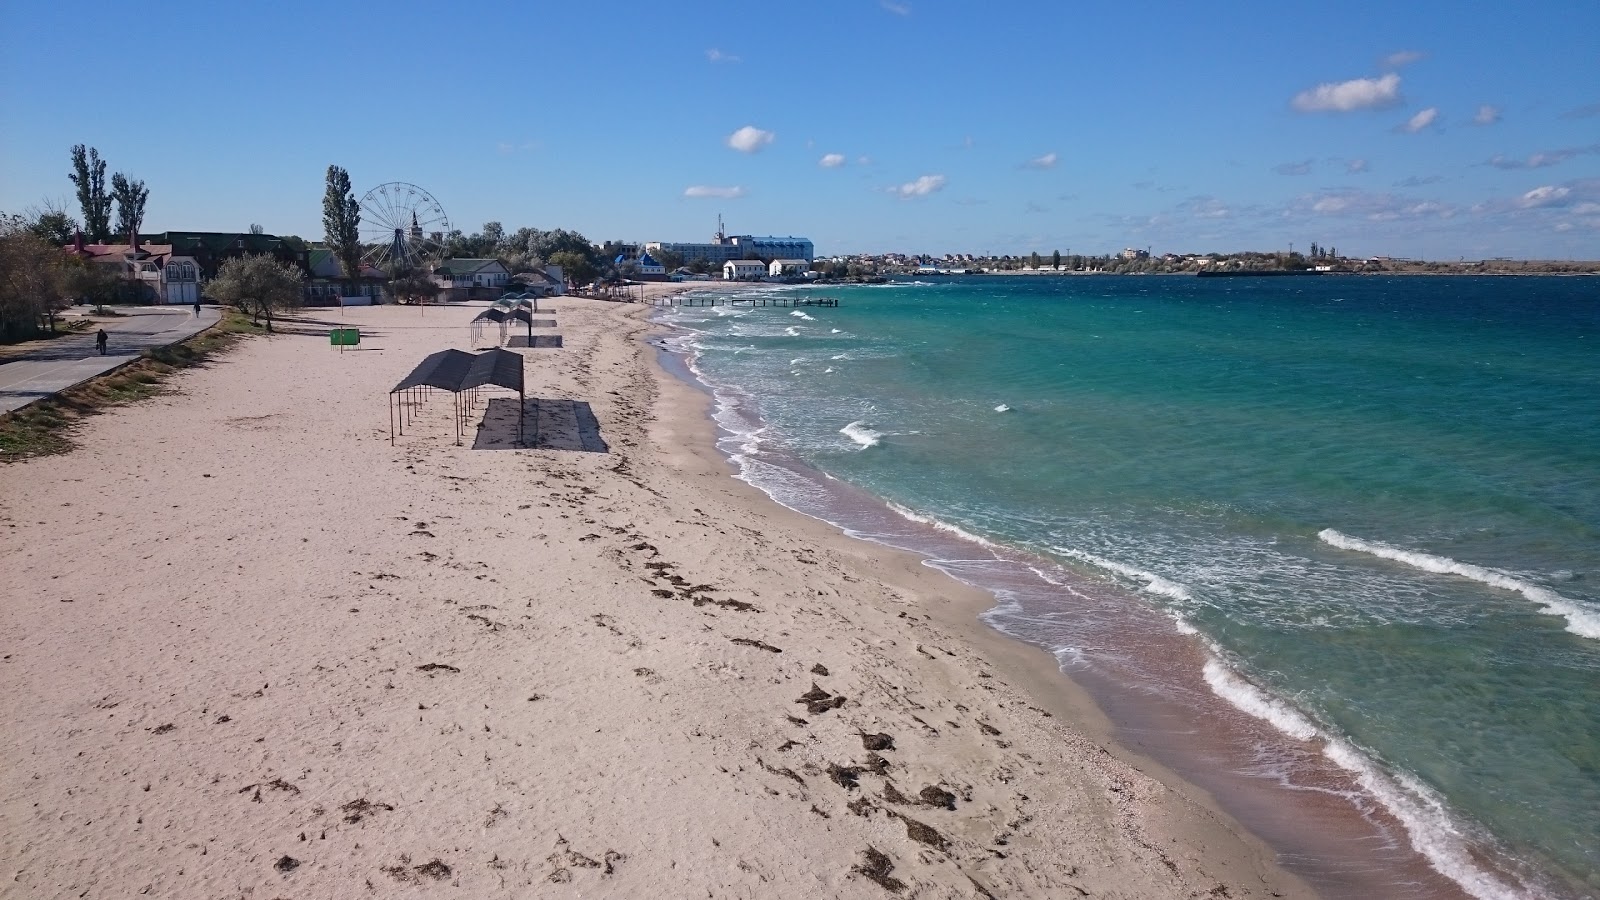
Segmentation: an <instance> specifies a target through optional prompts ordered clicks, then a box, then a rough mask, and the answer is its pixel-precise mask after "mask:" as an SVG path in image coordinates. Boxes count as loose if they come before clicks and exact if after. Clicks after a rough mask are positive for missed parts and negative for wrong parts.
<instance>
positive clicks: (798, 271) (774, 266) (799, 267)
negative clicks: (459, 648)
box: [767, 259, 811, 278]
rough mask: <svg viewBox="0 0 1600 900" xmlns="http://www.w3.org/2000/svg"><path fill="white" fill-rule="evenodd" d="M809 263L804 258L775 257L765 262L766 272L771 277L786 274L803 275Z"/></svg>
mask: <svg viewBox="0 0 1600 900" xmlns="http://www.w3.org/2000/svg"><path fill="white" fill-rule="evenodd" d="M810 268H811V263H810V262H809V261H807V260H804V259H775V260H773V261H772V262H770V263H768V264H767V274H768V275H770V276H772V277H773V278H782V277H784V276H786V275H804V274H805V273H806V270H807V269H810Z"/></svg>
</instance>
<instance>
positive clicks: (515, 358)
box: [455, 347, 522, 394]
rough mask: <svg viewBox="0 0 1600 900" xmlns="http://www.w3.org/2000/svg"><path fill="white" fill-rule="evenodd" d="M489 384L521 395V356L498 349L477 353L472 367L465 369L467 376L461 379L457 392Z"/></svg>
mask: <svg viewBox="0 0 1600 900" xmlns="http://www.w3.org/2000/svg"><path fill="white" fill-rule="evenodd" d="M455 352H457V353H460V352H461V351H459V350H457V351H455ZM467 355H469V356H470V355H471V354H467ZM490 384H492V385H494V386H495V387H503V388H505V389H506V390H508V391H516V392H517V393H519V394H520V393H522V354H520V353H512V352H511V351H510V350H502V349H500V348H499V347H496V348H495V349H493V350H485V351H483V352H482V353H479V354H478V356H477V358H476V359H474V360H473V361H472V365H470V366H468V367H467V374H466V376H465V377H464V378H462V379H461V387H460V388H458V390H462V391H466V390H471V389H472V388H478V387H483V386H484V385H490Z"/></svg>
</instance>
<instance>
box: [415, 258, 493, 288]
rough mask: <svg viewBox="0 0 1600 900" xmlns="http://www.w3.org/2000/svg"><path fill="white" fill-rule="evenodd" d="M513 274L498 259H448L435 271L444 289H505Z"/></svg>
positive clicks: (436, 278)
mask: <svg viewBox="0 0 1600 900" xmlns="http://www.w3.org/2000/svg"><path fill="white" fill-rule="evenodd" d="M510 280H511V272H510V271H509V270H507V269H506V267H505V265H504V264H503V263H501V262H500V260H498V259H447V260H445V261H444V262H442V263H440V264H439V265H438V266H436V267H435V268H434V270H433V281H434V283H435V284H437V285H439V286H440V287H442V288H474V287H478V288H496V287H498V288H503V287H505V286H506V283H507V282H509V281H510Z"/></svg>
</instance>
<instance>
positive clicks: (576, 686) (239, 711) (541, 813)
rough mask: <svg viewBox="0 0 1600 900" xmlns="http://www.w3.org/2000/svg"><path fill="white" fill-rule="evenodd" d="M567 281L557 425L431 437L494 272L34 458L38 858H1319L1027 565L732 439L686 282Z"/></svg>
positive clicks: (10, 659) (1106, 870) (286, 883)
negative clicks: (1184, 742)
mask: <svg viewBox="0 0 1600 900" xmlns="http://www.w3.org/2000/svg"><path fill="white" fill-rule="evenodd" d="M553 307H554V308H553V311H552V315H554V316H555V318H556V319H557V320H558V322H559V323H560V328H559V331H560V333H562V335H563V336H564V338H565V346H564V349H562V350H558V351H553V352H546V351H538V350H534V351H528V352H526V353H525V358H526V360H527V363H526V366H527V371H528V374H529V383H530V385H532V389H531V392H532V393H533V394H534V395H535V396H536V398H537V399H535V400H533V401H531V402H532V403H533V405H534V409H535V414H534V420H535V424H536V426H537V427H538V429H539V434H540V437H539V442H540V446H539V447H538V448H535V449H512V448H511V446H510V445H509V443H507V442H506V435H507V432H506V431H505V428H506V427H508V425H507V422H508V421H514V416H515V414H514V413H512V414H511V415H512V419H510V420H508V419H507V414H506V406H505V403H504V398H503V397H494V396H491V397H487V398H485V399H486V400H487V404H486V405H485V406H482V407H480V409H481V412H477V413H474V416H475V417H477V416H479V415H481V416H482V417H483V419H484V423H485V424H484V426H483V428H482V429H481V430H479V431H478V433H477V434H476V435H475V436H471V435H469V439H468V440H467V442H466V445H465V446H460V447H458V446H455V445H454V429H453V427H452V424H451V416H450V415H449V410H450V403H449V400H448V398H439V397H434V398H432V399H431V401H429V402H426V403H424V404H423V405H422V406H420V407H417V408H416V409H414V410H413V412H414V413H415V414H416V419H415V420H414V421H412V422H411V423H410V424H408V426H407V429H406V435H405V437H404V438H403V439H401V440H400V441H399V442H398V443H397V444H396V445H395V446H394V447H392V448H391V447H390V445H389V438H388V428H387V420H386V418H385V411H384V409H383V404H382V403H381V399H382V398H381V396H379V395H380V394H382V393H383V392H386V391H387V390H388V387H389V386H390V385H392V384H394V383H395V382H396V381H398V380H399V378H400V377H401V376H402V375H403V374H404V373H405V371H407V370H408V369H409V368H410V367H411V366H412V365H414V364H415V362H416V361H417V360H419V359H420V358H421V357H422V356H424V355H426V353H427V352H432V351H433V350H436V349H438V348H439V347H440V346H441V345H446V346H459V345H462V344H465V343H466V340H465V339H466V336H467V332H468V329H467V326H466V323H467V320H468V319H469V318H470V315H471V313H472V310H451V309H428V310H426V318H423V316H422V313H421V311H415V314H413V313H414V311H413V310H410V309H407V308H404V307H374V308H359V309H352V310H349V311H347V312H346V314H344V315H341V316H340V317H338V319H337V320H328V321H324V320H323V319H321V318H319V316H320V315H321V313H319V312H317V311H308V313H307V314H306V315H303V316H300V317H298V319H297V321H294V322H289V323H285V327H284V333H283V334H281V335H279V336H277V337H272V338H259V339H255V340H252V341H249V342H246V343H245V344H243V345H242V346H241V347H239V348H238V349H236V350H235V351H233V353H232V354H230V355H229V356H228V357H226V358H224V359H222V360H220V361H218V362H217V363H215V364H213V365H211V366H208V367H205V368H204V369H198V370H192V371H186V372H184V373H181V374H180V375H178V376H176V377H175V378H174V382H173V390H172V391H171V392H170V393H168V394H166V395H164V396H162V397H158V398H155V399H152V400H150V401H147V402H145V403H142V404H140V405H138V406H135V407H127V408H121V409H116V410H112V411H110V412H108V413H106V414H105V415H102V416H97V417H95V418H94V419H92V420H90V421H88V422H86V423H85V424H84V426H83V428H82V431H81V433H80V435H79V437H80V438H81V447H80V449H79V450H77V451H75V452H74V453H72V454H69V455H66V456H60V457H50V458H44V459H39V460H35V461H32V462H28V463H24V464H19V465H16V466H11V467H7V468H5V469H0V483H3V484H4V486H5V490H4V491H3V492H0V498H3V500H0V528H3V529H4V533H6V534H7V537H8V541H7V543H6V544H5V545H4V546H3V547H0V562H3V563H4V565H5V566H6V567H7V571H11V572H17V573H21V574H20V575H19V577H18V578H17V579H16V580H15V581H14V582H13V583H11V584H10V585H8V590H7V592H6V602H5V603H4V604H3V605H0V642H3V647H0V657H3V659H0V671H3V672H5V674H6V677H7V682H8V691H7V692H6V698H5V700H4V708H3V713H4V715H5V716H6V717H7V720H8V721H10V722H12V723H14V727H13V728H11V729H8V732H7V734H6V735H5V737H4V738H3V739H0V740H3V743H0V751H3V758H4V759H5V760H6V762H7V765H6V766H5V767H4V770H3V771H0V787H3V790H0V849H3V850H4V854H5V856H6V857H7V858H8V859H10V860H12V861H13V865H14V874H13V877H12V882H13V884H15V885H17V889H18V890H24V891H27V892H29V893H30V894H31V895H35V896H60V897H69V896H72V897H76V896H82V895H89V896H102V895H108V894H109V895H125V894H128V893H133V892H137V891H140V889H141V887H142V888H143V890H144V891H145V892H146V893H148V894H149V895H152V896H160V895H163V894H165V895H168V896H192V895H197V894H204V895H223V894H238V893H252V892H258V893H261V895H263V896H272V895H277V894H288V893H305V892H306V891H307V890H313V891H324V892H331V893H335V894H338V893H359V892H362V891H364V890H366V889H365V888H364V887H363V884H365V883H370V884H372V885H374V886H375V887H374V888H373V889H375V890H379V891H380V892H381V893H383V894H386V895H396V894H399V895H413V894H419V893H420V892H422V891H425V890H426V889H427V888H428V887H429V886H432V885H434V884H436V883H438V882H442V881H448V882H449V883H451V884H454V885H459V886H461V887H463V888H465V889H466V895H469V896H513V895H516V896H520V895H524V894H525V893H526V892H527V891H529V890H537V889H538V886H543V887H545V888H547V889H553V890H555V891H556V892H558V893H563V892H568V891H571V892H577V891H580V890H581V891H583V892H585V893H597V894H602V895H609V896H640V895H643V894H645V893H650V892H654V893H657V894H669V895H687V894H689V893H704V892H706V891H711V892H712V893H714V894H719V895H720V894H735V895H761V896H795V897H800V896H818V895H830V896H851V897H858V896H859V897H883V896H885V895H886V890H889V889H890V887H891V886H899V887H900V889H901V890H905V891H909V892H915V893H919V894H925V895H938V896H977V895H982V893H984V892H988V893H990V894H993V895H1001V894H1004V895H1008V896H1041V897H1042V896H1059V895H1060V894H1061V892H1062V891H1064V890H1065V889H1067V888H1068V887H1072V888H1076V889H1077V890H1079V891H1083V892H1087V893H1089V894H1091V895H1096V896H1103V895H1108V894H1111V895H1121V896H1149V897H1158V896H1163V897H1164V896H1179V895H1191V894H1203V893H1206V892H1207V891H1215V890H1218V889H1222V890H1225V891H1226V892H1227V893H1228V894H1229V895H1230V896H1234V897H1266V896H1269V895H1278V896H1289V897H1296V898H1299V897H1311V896H1314V894H1313V892H1312V891H1311V890H1310V889H1309V888H1308V887H1306V886H1305V885H1304V884H1303V883H1302V882H1301V881H1300V880H1299V879H1297V878H1295V877H1294V876H1292V875H1290V874H1288V873H1287V872H1285V871H1284V870H1283V869H1282V868H1281V867H1279V866H1277V865H1276V864H1275V863H1274V862H1273V860H1272V856H1271V853H1270V852H1269V851H1267V850H1266V849H1265V848H1264V846H1263V845H1262V844H1260V843H1259V842H1258V841H1255V840H1254V839H1253V838H1251V837H1250V836H1248V835H1246V834H1242V833H1240V832H1239V830H1238V829H1237V828H1236V827H1235V826H1234V825H1232V824H1231V823H1230V822H1229V820H1228V819H1227V818H1226V817H1223V816H1218V815H1215V814H1214V813H1211V812H1209V811H1208V810H1207V809H1206V808H1205V807H1204V806H1203V805H1201V804H1199V803H1197V802H1196V801H1195V800H1193V799H1191V798H1190V796H1188V795H1186V794H1184V793H1181V792H1177V791H1174V790H1172V789H1170V788H1169V787H1167V786H1166V785H1165V784H1164V783H1163V782H1162V781H1161V780H1158V779H1154V778H1151V777H1150V776H1148V775H1146V774H1144V773H1143V772H1141V771H1140V768H1141V767H1134V766H1130V765H1129V764H1127V763H1126V762H1123V761H1121V760H1119V759H1118V758H1117V757H1116V756H1113V755H1111V753H1110V752H1109V751H1108V750H1107V749H1106V747H1105V745H1103V744H1102V743H1100V742H1099V741H1097V740H1096V739H1095V738H1094V736H1093V735H1092V728H1091V729H1089V732H1090V733H1088V734H1086V733H1085V730H1084V729H1080V728H1079V727H1078V725H1077V724H1076V723H1079V722H1083V723H1091V724H1092V723H1094V722H1095V721H1097V719H1096V718H1095V717H1096V715H1097V714H1096V713H1095V711H1094V710H1093V708H1092V707H1091V706H1088V705H1087V704H1084V703H1081V702H1080V700H1079V699H1077V698H1075V696H1074V695H1069V694H1068V692H1066V691H1064V690H1061V689H1060V685H1059V681H1060V679H1059V676H1058V675H1056V674H1055V673H1054V671H1053V669H1054V667H1053V665H1052V662H1051V661H1050V660H1048V659H1047V658H1045V657H1044V656H1043V655H1042V654H1037V653H1032V652H1031V651H1027V650H1026V649H1025V648H1020V647H1018V646H1017V645H1016V643H1015V642H1013V641H1011V640H1010V639H1008V638H1006V637H1004V636H1003V635H1001V634H999V633H998V632H994V631H992V630H990V629H988V628H987V626H984V625H983V624H982V623H981V622H979V621H978V620H977V619H976V615H977V613H978V612H980V611H982V610H983V609H985V608H987V607H988V606H989V605H990V604H989V601H988V598H987V595H985V594H982V593H981V592H979V591H976V590H975V589H969V588H965V587H962V586H960V585H958V584H957V583H956V582H954V581H952V580H949V579H947V578H946V577H945V576H944V575H943V574H942V573H940V572H937V571H934V570H932V569H929V568H928V567H926V566H923V565H922V564H921V563H920V561H919V560H916V559H915V558H914V557H912V556H911V555H909V554H905V553H901V552H899V551H892V550H890V549H889V548H885V547H880V546H877V545H873V544H868V543H866V542H863V541H857V540H854V539H851V538H848V537H846V536H845V535H843V534H842V533H839V532H838V531H837V530H836V529H834V528H832V527H831V526H828V525H826V524H825V523H822V522H819V521H817V520H814V519H810V518H807V517H804V516H802V515H800V514H798V513H794V512H791V511H789V510H786V509H783V508H782V507H780V506H778V505H776V504H774V503H772V501H771V500H769V499H768V498H767V497H766V496H765V495H764V494H762V493H761V492H759V491H758V490H756V489H755V488H753V487H751V486H750V485H747V484H745V483H743V482H739V481H737V480H735V479H733V478H732V477H730V473H729V472H728V467H727V464H726V462H725V461H723V460H722V458H721V457H720V455H719V454H717V452H716V451H715V449H714V447H713V446H712V444H711V441H710V438H711V435H712V434H713V432H712V429H711V428H710V427H709V426H708V422H707V420H706V419H705V418H704V417H703V413H704V412H705V410H706V409H707V408H708V404H709V402H710V399H709V398H707V397H705V396H704V395H703V394H700V393H699V392H697V391H696V390H695V389H694V388H693V387H691V386H690V385H688V384H686V383H683V382H680V381H678V380H677V379H675V378H672V377H671V376H670V375H669V374H668V373H666V372H664V371H662V370H660V369H659V367H657V366H656V365H655V363H654V361H653V359H651V357H652V356H653V354H654V350H653V349H652V348H651V347H650V346H649V345H648V344H647V343H646V342H645V341H644V335H645V333H646V332H647V331H648V330H649V329H651V328H653V327H654V326H653V325H651V324H650V323H649V322H647V321H645V320H644V314H645V313H646V312H647V311H648V307H644V306H634V307H631V308H630V307H627V306H623V305H618V306H611V305H607V304H603V303H601V302H599V301H587V300H572V299H566V300H562V299H559V298H558V299H557V301H556V302H555V303H554V304H553ZM331 325H354V326H358V327H361V328H362V330H363V345H362V347H363V350H362V351H361V352H357V353H346V354H339V353H333V352H330V351H329V349H328V348H327V346H326V342H325V338H323V337H322V333H323V331H325V329H326V327H329V326H331ZM512 405H513V407H514V405H515V404H514V402H513V403H512ZM586 423H587V424H586ZM511 434H512V437H513V438H514V432H512V433H511ZM474 444H476V447H477V448H476V449H474V446H473V445H474ZM885 576H887V577H885ZM947 622H948V623H950V624H948V625H947V624H946V623H947ZM1028 678H1037V679H1039V680H1040V682H1041V683H1043V681H1044V680H1045V679H1051V680H1055V681H1056V682H1057V689H1055V690H1051V691H1048V692H1047V693H1048V696H1041V697H1040V698H1039V699H1040V700H1043V701H1044V702H1036V700H1035V698H1034V697H1033V696H1032V694H1031V693H1030V692H1029V690H1028V685H1027V683H1026V679H1028ZM813 682H815V683H816V684H817V685H818V687H819V689H820V690H821V691H822V692H823V694H824V696H825V697H826V698H827V702H819V701H811V704H810V705H811V707H814V709H813V708H808V706H807V704H805V703H802V704H800V705H796V703H795V697H796V695H797V694H800V693H802V692H804V691H806V689H807V687H808V686H810V685H812V684H813ZM1040 693H1041V694H1044V693H1046V692H1040ZM1069 718H1070V720H1071V721H1070V722H1069V721H1068V720H1069ZM878 734H881V735H883V736H884V738H882V739H880V738H878V737H877V736H876V735H878ZM869 739H870V740H869ZM878 740H886V742H887V743H886V745H879V744H874V743H872V742H873V741H878ZM872 746H878V747H879V749H878V750H876V751H871V750H868V749H866V748H869V747H872ZM919 792H920V796H921V798H922V799H920V800H919V799H917V797H918V796H919ZM929 797H932V798H935V800H929V799H928V798H929ZM935 801H936V802H935ZM873 854H877V856H874V855H873ZM552 885H570V887H565V888H560V887H557V888H551V887H550V886H552ZM96 888H98V890H96ZM891 892H892V891H891Z"/></svg>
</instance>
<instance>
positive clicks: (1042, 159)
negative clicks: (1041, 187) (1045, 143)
mask: <svg viewBox="0 0 1600 900" xmlns="http://www.w3.org/2000/svg"><path fill="white" fill-rule="evenodd" d="M1056 159H1057V157H1056V154H1055V152H1054V151H1051V152H1050V153H1046V154H1045V155H1043V156H1035V157H1034V158H1033V159H1030V160H1028V161H1027V162H1025V163H1023V164H1022V167H1023V168H1024V169H1054V168H1055V167H1056Z"/></svg>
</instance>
